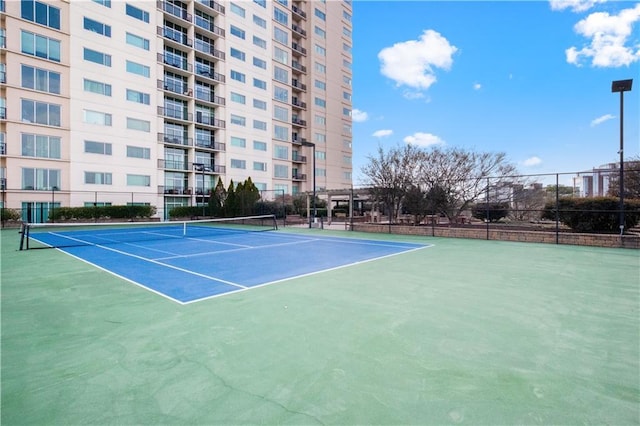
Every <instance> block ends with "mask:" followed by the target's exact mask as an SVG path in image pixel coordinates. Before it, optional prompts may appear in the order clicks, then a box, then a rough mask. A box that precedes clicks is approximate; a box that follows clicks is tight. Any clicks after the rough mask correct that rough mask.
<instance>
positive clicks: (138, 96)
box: [127, 89, 150, 105]
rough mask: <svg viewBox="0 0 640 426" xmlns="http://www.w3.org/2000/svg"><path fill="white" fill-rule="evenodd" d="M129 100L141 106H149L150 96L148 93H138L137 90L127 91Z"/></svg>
mask: <svg viewBox="0 0 640 426" xmlns="http://www.w3.org/2000/svg"><path fill="white" fill-rule="evenodd" d="M127 100H128V101H131V102H136V103H139V104H144V105H149V102H150V95H149V94H148V93H142V92H138V91H137V90H132V89H127Z"/></svg>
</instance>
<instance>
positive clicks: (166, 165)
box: [158, 158, 189, 170]
mask: <svg viewBox="0 0 640 426" xmlns="http://www.w3.org/2000/svg"><path fill="white" fill-rule="evenodd" d="M158 168H159V169H171V170H189V163H188V162H187V161H186V160H164V159H162V158H160V159H158Z"/></svg>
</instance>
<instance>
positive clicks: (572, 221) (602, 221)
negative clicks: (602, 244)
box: [542, 197, 640, 233]
mask: <svg viewBox="0 0 640 426" xmlns="http://www.w3.org/2000/svg"><path fill="white" fill-rule="evenodd" d="M557 211H558V217H559V219H560V222H562V223H563V224H565V225H567V226H568V227H569V228H571V229H572V230H573V231H575V232H602V233H619V232H620V200H619V199H618V198H615V197H594V198H562V199H560V200H559V202H558V208H557ZM542 218H543V219H549V220H556V204H555V203H548V204H547V205H546V206H545V210H544V212H543V214H542ZM638 222H640V200H638V199H631V200H625V203H624V227H625V229H629V228H633V227H635V226H636V225H637V224H638Z"/></svg>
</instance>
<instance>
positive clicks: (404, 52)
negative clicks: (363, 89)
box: [378, 30, 458, 90]
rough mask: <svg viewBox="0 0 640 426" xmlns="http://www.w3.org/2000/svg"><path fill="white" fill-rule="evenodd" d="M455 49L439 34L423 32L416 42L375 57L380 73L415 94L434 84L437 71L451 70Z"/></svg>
mask: <svg viewBox="0 0 640 426" xmlns="http://www.w3.org/2000/svg"><path fill="white" fill-rule="evenodd" d="M457 50H458V49H457V48H456V47H455V46H452V45H451V44H450V43H449V41H448V40H447V39H446V38H444V37H443V36H442V35H440V33H438V32H436V31H433V30H426V31H424V32H423V33H422V36H420V39H419V40H409V41H405V42H401V43H396V44H394V45H393V46H391V47H385V48H384V49H382V50H381V51H380V53H378V59H379V60H380V63H381V66H380V72H381V73H382V74H383V75H384V76H386V77H389V78H390V79H392V80H394V81H395V82H396V85H397V86H408V87H411V88H414V89H418V90H425V89H428V88H429V87H430V86H431V85H432V84H433V83H435V82H436V75H435V72H436V68H440V69H443V70H449V69H451V65H452V64H453V54H454V53H455V52H456V51H457Z"/></svg>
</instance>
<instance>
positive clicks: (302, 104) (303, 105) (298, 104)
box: [291, 97, 307, 109]
mask: <svg viewBox="0 0 640 426" xmlns="http://www.w3.org/2000/svg"><path fill="white" fill-rule="evenodd" d="M291 105H293V106H294V107H297V108H301V109H307V104H306V103H305V102H302V101H301V100H300V99H298V98H296V97H293V98H291Z"/></svg>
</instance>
